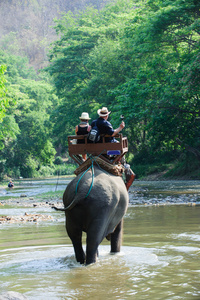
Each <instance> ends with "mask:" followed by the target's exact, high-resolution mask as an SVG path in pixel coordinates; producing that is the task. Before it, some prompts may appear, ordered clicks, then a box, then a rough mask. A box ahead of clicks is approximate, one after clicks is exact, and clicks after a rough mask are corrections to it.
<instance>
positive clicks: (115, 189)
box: [53, 166, 129, 265]
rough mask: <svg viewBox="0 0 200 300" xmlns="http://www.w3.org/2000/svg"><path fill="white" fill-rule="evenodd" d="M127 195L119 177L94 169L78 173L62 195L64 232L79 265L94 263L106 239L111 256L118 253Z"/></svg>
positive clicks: (127, 200)
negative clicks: (83, 235)
mask: <svg viewBox="0 0 200 300" xmlns="http://www.w3.org/2000/svg"><path fill="white" fill-rule="evenodd" d="M128 202H129V196H128V192H127V189H126V186H125V183H124V181H123V179H122V177H120V176H115V175H112V174H110V173H108V172H105V171H104V170H102V169H100V168H98V166H94V168H93V169H92V170H91V169H89V170H88V171H87V172H84V174H83V172H82V173H80V174H79V175H78V176H77V177H76V178H74V179H73V180H72V181H71V182H70V183H69V184H68V186H67V188H66V190H65V192H64V194H63V204H64V208H56V207H53V208H55V209H56V210H62V211H65V217H66V231H67V233H68V236H69V238H70V239H71V241H72V244H73V247H74V252H75V257H76V260H77V262H79V263H80V264H84V263H85V264H86V265H89V264H91V263H95V262H96V260H97V256H98V246H99V245H100V243H101V242H102V240H103V239H104V238H105V237H106V238H107V239H108V240H110V243H111V253H116V252H120V247H121V238H122V230H123V216H124V215H125V213H126V211H127V207H128ZM83 231H84V232H86V237H87V239H86V254H85V253H84V251H83V247H82V232H83Z"/></svg>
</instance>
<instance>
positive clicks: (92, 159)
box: [75, 152, 105, 199]
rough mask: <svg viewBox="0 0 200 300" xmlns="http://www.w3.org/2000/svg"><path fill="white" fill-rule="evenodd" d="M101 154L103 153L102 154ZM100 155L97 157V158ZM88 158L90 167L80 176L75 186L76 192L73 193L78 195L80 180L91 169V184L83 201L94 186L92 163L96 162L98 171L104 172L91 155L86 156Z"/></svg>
mask: <svg viewBox="0 0 200 300" xmlns="http://www.w3.org/2000/svg"><path fill="white" fill-rule="evenodd" d="M102 153H103V152H102ZM102 153H100V154H99V155H98V156H97V157H99V156H100V155H101V154H102ZM88 157H89V158H90V159H91V161H92V164H91V166H89V168H88V169H87V170H85V172H84V173H83V174H82V175H81V177H80V178H79V180H78V182H77V185H76V191H75V194H77V193H78V185H79V182H80V181H81V179H82V178H83V176H84V175H85V174H86V173H87V172H88V171H89V170H90V169H92V182H91V184H90V188H89V191H88V192H87V195H86V196H85V199H86V198H87V197H88V196H89V194H90V192H91V190H92V187H93V184H94V162H96V164H97V166H98V168H99V169H101V170H102V171H103V172H105V171H104V170H103V169H102V168H101V167H100V165H99V164H98V162H97V161H96V160H95V158H94V157H93V156H92V155H91V154H88Z"/></svg>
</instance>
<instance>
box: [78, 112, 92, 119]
mask: <svg viewBox="0 0 200 300" xmlns="http://www.w3.org/2000/svg"><path fill="white" fill-rule="evenodd" d="M79 119H80V120H90V119H91V118H90V117H89V114H88V113H86V112H83V113H82V114H81V116H80V117H79Z"/></svg>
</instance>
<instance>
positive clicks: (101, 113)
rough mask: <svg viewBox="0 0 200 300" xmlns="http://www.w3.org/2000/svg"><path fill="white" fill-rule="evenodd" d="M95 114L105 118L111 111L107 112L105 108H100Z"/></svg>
mask: <svg viewBox="0 0 200 300" xmlns="http://www.w3.org/2000/svg"><path fill="white" fill-rule="evenodd" d="M97 113H98V115H99V117H106V116H108V115H109V114H110V113H111V111H108V109H107V107H102V108H100V109H98V110H97Z"/></svg>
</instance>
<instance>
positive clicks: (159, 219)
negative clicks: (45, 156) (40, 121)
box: [0, 179, 200, 300]
mask: <svg viewBox="0 0 200 300" xmlns="http://www.w3.org/2000/svg"><path fill="white" fill-rule="evenodd" d="M68 182H69V179H62V181H60V183H59V185H57V187H56V188H58V189H61V190H62V189H64V186H66V184H67V183H68ZM41 184H42V188H44V190H45V189H46V190H47V189H51V188H53V189H55V184H56V179H55V180H54V184H53V182H52V180H49V181H48V180H46V182H45V183H44V182H42V183H41ZM32 185H33V186H34V191H33V189H29V188H27V182H26V185H25V186H24V187H23V184H21V185H20V187H19V189H20V192H19V190H18V196H19V193H25V192H26V194H27V195H28V197H29V196H33V194H34V195H35V194H36V193H37V192H38V193H41V189H40V184H39V182H37V183H36V181H35V182H34V183H33V182H32V183H31V186H32ZM23 188H24V189H23ZM36 191H37V192H36ZM4 192H5V191H4ZM4 192H2V193H4ZM2 193H1V198H0V201H2V202H3V200H4V199H7V198H6V197H7V196H8V195H7V194H6V192H5V194H3V195H2ZM9 193H12V194H14V196H13V197H16V194H15V193H17V188H16V192H15V190H13V191H9ZM29 193H30V194H29ZM10 196H11V195H10ZM27 199H28V198H27ZM4 201H6V200H4ZM30 201H31V200H30ZM25 212H26V213H41V214H46V215H50V216H51V217H52V218H53V220H50V221H45V222H37V223H33V222H32V223H30V222H29V223H12V224H9V223H6V224H0V235H1V238H0V294H1V293H3V292H6V291H16V292H20V293H22V294H24V295H25V296H26V297H28V299H31V300H33V299H38V300H40V299H41V300H44V299H52V300H54V299H55V300H56V299H83V300H85V299H97V300H98V299H99V300H101V299H111V300H112V299H113V300H114V299H120V300H124V299H135V300H141V299H142V300H143V299H144V300H145V299H148V300H157V299H158V300H160V299H168V300H177V299H188V300H191V299H198V300H199V299H200V260H199V259H200V243H199V242H200V222H199V220H200V182H199V181H187V182H186V181H169V182H148V181H146V182H144V181H143V182H142V181H135V182H134V185H133V187H132V188H131V191H130V205H129V208H128V212H127V214H126V216H125V218H124V236H123V246H122V249H121V252H120V253H119V254H117V255H110V254H109V251H110V247H109V243H108V242H107V241H106V240H105V241H103V243H102V244H101V245H100V247H99V259H98V262H97V263H96V264H93V265H90V266H87V267H85V266H81V265H80V264H78V263H77V262H76V261H75V257H74V251H73V247H72V246H71V242H70V240H69V238H68V237H67V234H66V232H65V228H64V215H63V213H62V212H57V211H53V210H51V208H50V207H48V206H45V205H44V206H38V207H34V206H29V207H24V206H15V205H13V206H12V204H9V205H4V206H3V207H2V208H0V214H4V215H5V214H6V215H13V214H15V215H16V214H24V213H25ZM84 244H85V236H84Z"/></svg>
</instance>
